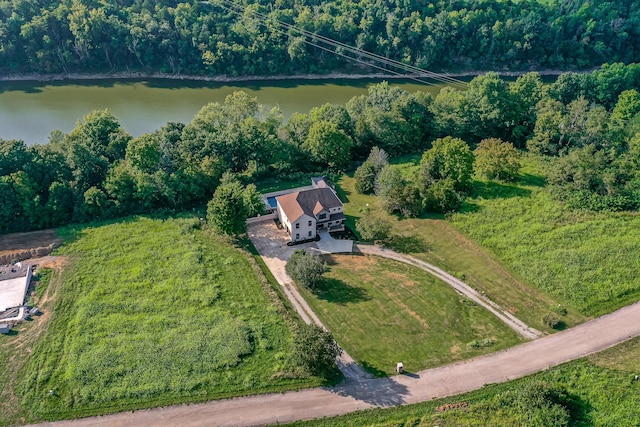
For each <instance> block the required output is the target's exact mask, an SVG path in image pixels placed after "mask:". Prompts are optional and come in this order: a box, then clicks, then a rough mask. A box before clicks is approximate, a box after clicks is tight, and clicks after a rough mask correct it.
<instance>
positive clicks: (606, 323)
mask: <svg viewBox="0 0 640 427" xmlns="http://www.w3.org/2000/svg"><path fill="white" fill-rule="evenodd" d="M638 335H640V303H636V304H633V305H630V306H628V307H625V308H623V309H621V310H618V311H616V312H614V313H611V314H609V315H606V316H603V317H600V318H598V319H595V320H591V321H589V322H586V323H583V324H581V325H578V326H575V327H573V328H571V329H568V330H566V331H563V332H558V333H556V334H553V335H548V336H545V337H542V338H540V339H537V340H535V341H530V342H527V343H525V344H521V345H519V346H516V347H512V348H510V349H508V350H504V351H501V352H498V353H493V354H490V355H486V356H482V357H478V358H476V359H472V360H468V361H465V362H460V363H456V364H453V365H448V366H443V367H440V368H435V369H428V370H426V371H422V372H418V373H417V374H413V375H411V376H409V375H399V376H395V377H392V378H384V379H370V380H362V381H348V382H346V383H344V384H342V385H340V386H338V387H334V388H315V389H307V390H302V391H297V392H296V391H292V392H288V393H282V394H280V393H278V394H267V395H261V396H251V397H240V398H235V399H228V400H219V401H212V402H207V403H203V404H194V405H177V406H169V407H166V408H156V409H149V410H142V411H136V412H124V413H119V414H114V415H106V416H102V417H92V418H85V419H81V420H73V421H60V422H55V423H48V424H41V426H51V427H120V426H142V425H143V426H260V425H267V424H276V423H284V422H290V421H295V420H304V419H311V418H318V417H323V416H333V415H339V414H344V413H348V412H353V411H357V410H360V409H365V408H371V407H388V406H395V405H404V404H410V403H417V402H422V401H425V400H431V399H435V398H439V397H446V396H453V395H456V394H460V393H464V392H467V391H471V390H475V389H478V388H481V387H482V386H484V385H485V384H491V383H500V382H506V381H509V380H512V379H514V378H520V377H523V376H525V375H529V374H532V373H534V372H538V371H541V370H544V369H548V368H549V367H552V366H555V365H558V364H560V363H564V362H567V361H570V360H573V359H577V358H580V357H583V356H586V355H588V354H590V353H593V352H596V351H600V350H603V349H605V348H608V347H611V346H613V345H615V344H618V343H620V342H623V341H626V340H627V339H629V338H632V337H635V336H638ZM406 368H407V369H409V370H410V369H411V367H410V366H407V367H406Z"/></svg>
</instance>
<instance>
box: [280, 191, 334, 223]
mask: <svg viewBox="0 0 640 427" xmlns="http://www.w3.org/2000/svg"><path fill="white" fill-rule="evenodd" d="M276 201H277V202H278V205H280V207H281V208H282V210H283V211H284V213H285V215H287V218H288V219H289V221H290V222H294V221H296V220H298V219H299V218H300V217H301V216H302V215H303V214H307V215H309V216H310V217H312V218H315V217H316V214H317V213H319V212H321V211H323V210H326V211H329V209H332V208H338V207H342V202H341V201H340V199H338V196H336V193H334V192H333V190H332V189H331V188H328V187H323V188H314V189H312V190H304V191H299V192H297V193H291V194H285V195H284V196H279V197H276Z"/></svg>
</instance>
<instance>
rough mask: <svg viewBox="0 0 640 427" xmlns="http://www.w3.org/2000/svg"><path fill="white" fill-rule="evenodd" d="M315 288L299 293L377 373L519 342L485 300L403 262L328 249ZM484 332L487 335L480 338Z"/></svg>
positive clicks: (427, 364)
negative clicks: (327, 267) (472, 299)
mask: <svg viewBox="0 0 640 427" xmlns="http://www.w3.org/2000/svg"><path fill="white" fill-rule="evenodd" d="M329 263H330V264H331V266H330V267H331V269H330V271H329V272H328V273H326V277H325V279H324V280H323V282H322V283H321V284H320V285H319V287H318V289H317V290H316V291H315V292H313V293H312V292H310V291H309V290H307V289H303V290H302V291H303V295H304V297H305V299H306V300H307V301H308V302H309V304H310V305H311V307H312V308H313V310H314V311H315V312H316V313H317V314H318V316H320V318H321V319H322V321H323V323H324V324H325V325H326V326H327V327H328V328H329V329H330V330H331V331H332V333H333V334H334V336H335V337H336V340H337V341H338V343H339V344H340V345H341V346H342V347H344V348H345V350H346V351H347V352H348V353H349V354H350V355H351V356H352V357H353V358H354V359H355V360H356V361H357V362H359V363H361V364H362V365H363V366H364V367H366V368H368V369H369V370H370V371H371V372H373V373H375V374H378V375H385V374H391V373H393V372H394V369H395V365H396V363H397V362H400V361H401V362H403V363H404V365H405V368H406V369H407V370H409V371H418V370H421V369H425V368H428V367H433V366H438V365H443V364H446V363H450V362H453V361H457V360H462V359H467V358H470V357H474V356H477V355H480V354H484V353H488V352H493V351H497V350H500V349H503V348H507V347H510V346H513V345H514V344H517V343H518V342H520V339H519V337H518V336H517V334H516V333H515V332H513V331H512V330H511V329H509V328H507V327H506V326H505V325H503V324H502V323H501V322H500V321H499V320H498V319H497V318H496V317H494V316H493V315H491V314H490V313H489V312H488V311H486V310H485V309H484V308H482V307H479V306H477V305H475V304H474V303H472V302H470V301H466V300H464V299H463V298H462V297H461V296H460V295H458V294H457V293H456V292H455V291H454V290H453V289H451V287H449V286H448V285H447V284H445V283H443V282H441V281H439V280H437V279H436V278H434V277H433V276H431V275H430V274H428V273H426V272H424V271H422V270H420V269H418V268H415V267H412V266H408V265H406V264H402V263H399V262H397V261H393V260H387V259H384V258H378V257H373V256H358V255H333V256H331V258H330V259H329ZM483 340H487V341H485V342H484V345H486V347H485V346H483V342H482V341H483Z"/></svg>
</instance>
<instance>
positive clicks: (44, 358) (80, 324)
mask: <svg viewBox="0 0 640 427" xmlns="http://www.w3.org/2000/svg"><path fill="white" fill-rule="evenodd" d="M67 234H69V235H75V236H74V237H73V238H72V239H71V240H72V241H71V242H70V243H67V244H65V245H64V246H63V247H62V248H60V250H59V252H58V255H60V256H64V257H66V258H67V260H68V263H67V266H66V267H65V268H64V270H63V273H62V275H61V276H60V277H59V278H58V279H59V283H57V285H56V284H54V283H53V282H54V281H55V280H57V279H56V278H53V279H52V283H51V284H50V285H49V288H50V289H57V295H56V298H55V305H54V308H53V310H52V312H51V313H50V317H51V318H50V321H49V324H48V329H47V330H46V333H45V334H44V336H43V337H41V338H40V339H39V340H37V343H36V344H35V345H34V346H33V348H30V349H29V350H30V351H29V352H24V349H22V350H16V351H21V352H23V353H22V355H23V356H24V357H26V358H27V360H26V363H24V366H22V367H21V369H20V370H19V372H18V375H17V376H16V378H15V379H13V380H12V388H13V390H14V394H15V395H17V396H18V398H13V402H12V404H13V405H14V406H13V407H12V408H14V409H12V410H11V411H10V413H8V412H5V411H0V412H1V413H2V414H3V416H0V420H1V419H3V417H5V416H6V417H7V418H5V419H4V420H2V421H0V423H2V422H5V423H7V422H16V420H24V421H35V420H42V419H44V420H51V419H60V418H72V417H79V416H86V415H91V414H99V413H108V412H115V411H121V410H126V409H134V408H143V407H153V406H159V405H165V404H171V403H178V402H191V401H202V400H207V399H212V398H220V397H227V396H235V395H243V394H254V393H261V392H269V391H277V390H284V389H291V388H296V387H302V386H314V385H318V384H319V381H318V380H317V379H313V378H312V379H296V378H291V375H289V374H288V372H289V369H288V366H287V363H286V362H287V358H288V356H289V353H290V349H291V345H292V336H291V331H290V326H291V322H292V321H293V320H291V319H289V320H287V314H286V313H285V312H284V309H283V307H282V304H281V303H280V301H279V300H278V299H277V297H276V296H275V295H274V293H273V291H271V290H270V288H269V285H268V283H267V282H266V279H264V277H263V276H262V275H261V273H260V271H259V269H258V267H257V266H256V265H255V264H254V263H253V261H252V260H250V257H249V256H248V255H247V254H245V253H243V252H241V251H240V250H239V249H237V248H235V247H233V246H232V245H230V244H229V243H227V242H226V241H225V240H222V239H221V238H219V237H217V236H215V235H212V234H210V233H209V232H206V231H202V230H200V229H199V224H198V221H197V219H192V218H187V219H167V220H162V219H149V218H134V219H130V220H127V221H123V222H120V223H115V224H110V225H104V226H99V227H88V228H83V229H79V230H67ZM29 326H30V325H25V328H29ZM21 334H22V332H19V333H18V335H17V336H15V337H13V338H15V339H18V338H19V337H20V336H21ZM10 338H11V337H10ZM3 355H4V356H5V358H4V362H5V363H9V361H8V359H9V358H10V356H9V355H8V351H7V346H4V348H3ZM12 366H15V365H12ZM50 390H53V393H52V394H50ZM16 404H17V405H18V406H17V408H18V409H17V410H16V409H15V405H16Z"/></svg>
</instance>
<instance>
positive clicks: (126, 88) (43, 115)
mask: <svg viewBox="0 0 640 427" xmlns="http://www.w3.org/2000/svg"><path fill="white" fill-rule="evenodd" d="M380 81H381V80H380V79H377V80H348V79H345V80H281V81H260V82H241V83H210V82H194V81H182V80H179V81H176V80H146V81H131V80H123V81H115V80H99V81H63V82H0V138H1V139H21V140H23V141H25V142H26V143H27V144H29V145H31V144H43V143H46V142H47V141H48V136H49V134H50V133H51V131H53V130H56V129H59V130H61V131H63V132H69V131H70V130H71V129H73V128H74V126H75V124H76V122H77V121H78V120H79V119H81V118H82V117H83V116H84V115H86V114H87V113H89V112H91V111H92V110H97V109H105V108H108V109H109V111H111V112H112V113H113V114H114V115H115V116H116V117H117V118H118V119H119V120H120V124H122V126H123V127H124V128H125V130H126V131H127V132H129V133H130V134H131V135H133V136H138V135H141V134H143V133H146V132H152V131H154V130H156V129H158V128H160V127H162V126H163V125H165V124H166V123H167V122H170V121H172V122H182V123H188V122H190V121H191V119H193V117H194V116H195V114H196V113H197V112H198V110H200V108H202V106H204V105H205V104H207V103H209V102H220V103H222V102H224V98H225V96H227V95H229V94H230V93H232V92H234V91H236V90H244V91H246V92H247V93H249V94H250V95H251V96H255V97H257V98H258V102H260V103H261V104H262V105H264V106H265V107H272V106H275V105H278V106H280V109H281V110H282V112H283V113H284V116H285V118H287V117H289V116H290V115H291V114H292V113H294V112H301V113H307V112H309V110H310V109H311V108H312V107H315V106H319V105H322V104H324V103H326V102H331V103H336V104H344V103H346V102H347V101H348V100H349V99H351V98H352V97H353V96H355V95H360V94H364V93H366V91H367V88H368V87H369V86H370V85H371V84H374V83H379V82H380ZM390 83H391V84H394V85H398V86H400V87H402V88H403V89H405V90H406V91H408V92H415V91H418V90H422V91H426V92H430V93H432V94H434V95H436V94H437V93H438V92H439V91H440V89H441V88H442V87H443V86H442V85H432V86H427V85H422V84H418V83H415V82H407V81H395V80H392V81H390Z"/></svg>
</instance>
